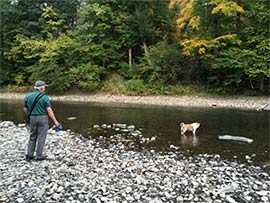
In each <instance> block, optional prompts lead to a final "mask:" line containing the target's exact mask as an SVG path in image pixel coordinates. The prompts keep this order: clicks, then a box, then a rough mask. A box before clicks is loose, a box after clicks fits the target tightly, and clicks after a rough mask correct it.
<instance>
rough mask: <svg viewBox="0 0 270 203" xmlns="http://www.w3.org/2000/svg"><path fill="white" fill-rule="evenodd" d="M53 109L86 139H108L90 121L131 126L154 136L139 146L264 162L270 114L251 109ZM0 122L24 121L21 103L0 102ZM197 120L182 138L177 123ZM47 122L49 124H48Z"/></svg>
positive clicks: (58, 104)
mask: <svg viewBox="0 0 270 203" xmlns="http://www.w3.org/2000/svg"><path fill="white" fill-rule="evenodd" d="M52 105H53V109H54V112H55V114H56V116H57V118H58V120H59V121H60V122H61V123H62V125H63V126H64V129H71V130H72V131H75V132H78V133H81V134H83V135H84V136H85V137H89V136H91V137H94V138H98V137H100V136H103V137H108V138H109V137H110V136H111V135H110V133H111V132H109V131H107V130H104V131H96V130H95V129H94V128H93V126H94V125H102V124H106V125H112V124H114V123H116V124H117V123H120V124H127V125H134V126H136V129H138V130H140V131H141V132H142V135H143V137H144V138H152V137H155V138H156V140H155V141H153V142H150V143H143V144H138V145H142V146H140V147H145V148H149V149H153V150H156V151H157V152H162V153H167V152H169V151H172V150H173V151H175V152H176V153H178V152H179V153H180V152H181V153H184V154H186V155H187V156H189V155H193V154H200V153H203V154H211V155H214V154H218V155H220V156H221V157H223V158H225V159H230V160H237V161H239V162H242V163H245V162H247V161H252V163H254V164H259V165H265V164H267V165H269V163H270V161H269V145H270V144H269V142H270V141H269V132H270V127H269V126H270V121H269V120H270V118H269V112H264V111H261V112H258V111H251V110H236V109H215V108H194V107H160V106H145V105H128V104H97V103H75V102H73V103H70V102H69V103H67V102H65V103H64V102H55V101H53V102H52ZM0 116H1V120H11V121H14V122H15V123H22V122H24V119H25V116H24V114H23V112H22V102H21V101H19V100H0ZM180 122H185V123H190V122H200V123H201V126H200V128H199V129H198V130H197V133H196V136H195V137H194V136H192V134H191V133H186V136H181V135H180V131H179V123H180ZM51 125H52V124H51ZM218 135H235V136H244V137H248V138H251V139H253V140H254V142H253V143H251V144H246V143H239V142H233V141H222V140H219V139H218Z"/></svg>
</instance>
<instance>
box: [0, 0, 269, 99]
mask: <svg viewBox="0 0 270 203" xmlns="http://www.w3.org/2000/svg"><path fill="white" fill-rule="evenodd" d="M168 6H169V7H168ZM169 8H170V9H169ZM269 10H270V4H269V1H267V0H261V1H238V0H200V1H190V0H183V1H179V0H171V3H170V4H169V0H165V1H160V0H158V1H156V0H146V1H125V0H112V1H100V0H84V1H80V0H65V1H52V0H49V1H48V0H39V1H25V0H16V1H13V0H1V1H0V14H1V24H0V25H1V32H0V38H1V41H0V55H1V60H0V63H1V64H0V65H1V69H0V74H1V77H0V84H1V85H8V84H12V85H15V86H23V85H29V84H32V83H33V82H34V81H35V80H37V79H42V80H45V81H46V82H47V83H49V84H50V89H52V90H54V91H65V90H68V89H69V88H70V87H74V88H80V89H81V88H82V89H85V90H87V91H95V90H97V89H100V88H101V89H102V90H103V91H110V92H112V93H127V92H130V93H139V94H143V93H153V94H189V92H193V90H192V89H196V88H195V87H193V85H191V84H200V85H201V86H204V85H205V86H207V87H208V89H210V90H211V88H213V89H214V90H213V91H214V92H215V91H216V92H218V93H224V92H225V93H226V92H234V91H235V92H237V91H239V92H245V91H244V90H249V89H252V90H255V91H256V92H258V91H260V92H263V93H267V91H268V89H269V83H270V82H269V78H270V70H269V57H268V55H269V54H268V53H269V52H270V47H269V43H270V41H269V34H270V32H269V29H268V28H269V24H270V13H269ZM183 85H185V86H183ZM190 87H191V88H190ZM202 91H203V90H202ZM194 93H195V94H197V90H195V91H194Z"/></svg>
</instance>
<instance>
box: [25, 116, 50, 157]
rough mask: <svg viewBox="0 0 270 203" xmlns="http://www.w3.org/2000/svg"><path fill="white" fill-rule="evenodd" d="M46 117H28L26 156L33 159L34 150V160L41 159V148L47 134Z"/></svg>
mask: <svg viewBox="0 0 270 203" xmlns="http://www.w3.org/2000/svg"><path fill="white" fill-rule="evenodd" d="M48 127H49V126H48V116H47V115H41V116H30V137H29V141H28V149H27V154H26V155H27V156H28V157H31V158H33V157H34V152H35V149H36V147H37V149H36V158H42V157H43V148H44V145H45V141H46V137H47V132H48Z"/></svg>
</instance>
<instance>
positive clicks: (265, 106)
mask: <svg viewBox="0 0 270 203" xmlns="http://www.w3.org/2000/svg"><path fill="white" fill-rule="evenodd" d="M24 96H25V94H22V93H5V92H2V93H1V94H0V99H20V100H23V98H24ZM50 98H51V100H52V101H64V102H95V103H125V104H141V105H159V106H187V107H214V108H238V109H250V110H267V111H269V110H270V97H267V96H260V97H248V96H226V97H225V96H126V95H111V94H81V95H60V96H55V95H53V96H51V95H50Z"/></svg>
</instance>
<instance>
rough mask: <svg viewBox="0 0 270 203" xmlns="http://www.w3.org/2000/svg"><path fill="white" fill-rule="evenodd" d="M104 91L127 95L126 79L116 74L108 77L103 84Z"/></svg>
mask: <svg viewBox="0 0 270 203" xmlns="http://www.w3.org/2000/svg"><path fill="white" fill-rule="evenodd" d="M102 91H104V92H110V93H112V94H123V93H126V91H127V87H126V84H125V80H124V78H123V77H121V76H120V75H119V74H115V73H114V74H112V75H110V76H108V77H107V78H106V79H105V81H104V82H103V87H102Z"/></svg>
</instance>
